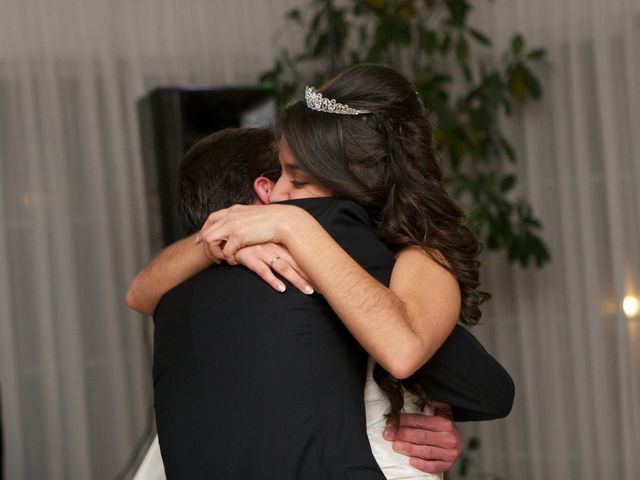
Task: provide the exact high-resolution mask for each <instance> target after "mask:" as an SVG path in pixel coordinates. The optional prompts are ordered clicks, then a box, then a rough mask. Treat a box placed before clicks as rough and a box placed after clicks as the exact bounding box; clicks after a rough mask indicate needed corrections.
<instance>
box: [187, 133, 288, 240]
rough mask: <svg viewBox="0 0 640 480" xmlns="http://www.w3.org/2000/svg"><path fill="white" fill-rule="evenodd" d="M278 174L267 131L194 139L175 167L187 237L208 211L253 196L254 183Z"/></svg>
mask: <svg viewBox="0 0 640 480" xmlns="http://www.w3.org/2000/svg"><path fill="white" fill-rule="evenodd" d="M279 174H280V167H279V164H278V154H277V148H276V143H275V137H274V135H273V131H272V130H271V129H270V128H227V129H225V130H220V131H218V132H215V133H213V134H211V135H208V136H206V137H204V138H203V139H201V140H200V141H198V142H197V143H196V144H195V145H194V146H193V147H191V148H190V149H189V151H188V152H187V153H186V155H185V157H184V160H182V163H181V164H180V167H179V169H178V191H177V207H178V214H179V215H180V218H181V220H182V226H183V227H184V229H185V231H186V232H187V233H188V234H191V233H195V232H197V231H198V230H199V229H200V227H202V224H203V223H204V222H205V220H206V219H207V216H208V215H209V214H210V213H211V212H215V211H216V210H220V209H222V208H228V207H230V206H231V205H235V204H237V203H241V204H248V203H251V202H252V201H253V200H254V199H255V198H256V194H255V192H254V190H253V180H254V179H255V178H256V177H259V176H261V175H263V176H265V177H267V178H270V179H271V180H274V181H275V180H277V179H278V176H279Z"/></svg>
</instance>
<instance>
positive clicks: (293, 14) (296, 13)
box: [285, 8, 302, 22]
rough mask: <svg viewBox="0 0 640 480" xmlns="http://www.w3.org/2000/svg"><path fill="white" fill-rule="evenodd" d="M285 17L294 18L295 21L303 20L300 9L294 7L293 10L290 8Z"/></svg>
mask: <svg viewBox="0 0 640 480" xmlns="http://www.w3.org/2000/svg"><path fill="white" fill-rule="evenodd" d="M285 17H286V18H287V19H288V20H292V21H294V22H301V21H302V15H300V9H298V8H292V9H291V10H289V11H288V12H287V13H286V15H285Z"/></svg>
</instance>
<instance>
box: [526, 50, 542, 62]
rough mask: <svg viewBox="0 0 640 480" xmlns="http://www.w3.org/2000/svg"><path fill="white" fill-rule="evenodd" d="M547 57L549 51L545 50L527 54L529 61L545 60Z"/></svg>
mask: <svg viewBox="0 0 640 480" xmlns="http://www.w3.org/2000/svg"><path fill="white" fill-rule="evenodd" d="M546 56H547V51H546V50H545V49H544V48H537V49H535V50H531V51H530V52H529V53H527V57H526V58H527V60H544V59H545V57H546Z"/></svg>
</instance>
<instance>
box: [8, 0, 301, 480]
mask: <svg viewBox="0 0 640 480" xmlns="http://www.w3.org/2000/svg"><path fill="white" fill-rule="evenodd" d="M289 3H291V2H289V1H287V0H279V1H270V2H266V1H251V2H249V1H235V0H227V1H205V0H180V1H179V2H178V1H173V0H163V1H160V0H135V1H130V0H110V1H108V2H106V1H99V0H93V1H90V0H0V189H1V194H0V388H1V392H2V393H1V398H2V413H3V420H4V436H5V437H4V438H5V445H6V455H5V460H6V472H5V474H6V478H7V479H10V480H20V479H44V478H47V479H52V480H53V479H59V480H70V479H78V480H86V479H90V478H94V479H115V478H116V477H117V475H118V474H119V473H120V472H121V471H122V470H123V469H124V467H125V464H127V462H128V460H129V458H130V456H131V455H132V453H133V452H134V451H135V447H136V443H137V442H138V440H139V439H140V438H143V437H144V433H145V429H146V427H147V425H148V424H149V411H150V410H149V409H150V407H151V396H150V390H151V381H150V358H149V349H148V343H147V344H145V341H144V336H145V335H144V334H143V329H144V327H145V326H146V327H147V332H148V331H149V320H147V319H142V318H140V317H139V316H136V315H134V314H131V313H130V312H128V311H127V309H126V307H125V306H124V301H123V298H124V292H125V290H126V287H127V285H128V282H129V281H130V280H131V278H132V277H133V275H134V273H135V272H136V271H137V269H138V268H139V267H140V266H141V265H142V264H143V263H145V262H146V261H148V259H149V256H150V252H149V248H148V232H147V221H146V218H145V215H146V207H145V198H144V192H143V179H142V178H141V176H142V169H141V158H140V145H139V140H138V123H137V121H138V120H137V113H136V104H135V102H136V100H137V99H138V98H140V97H141V96H142V95H144V94H145V93H146V92H147V91H149V90H150V89H151V88H153V87H156V86H159V85H165V86H166V85H175V84H183V83H198V84H217V85H220V84H232V83H233V84H238V83H240V84H253V83H255V82H256V79H257V73H258V72H259V71H260V70H262V69H265V68H267V67H269V66H270V65H271V63H272V58H273V57H274V55H275V48H276V47H275V46H274V45H273V41H272V40H273V31H274V26H276V25H279V24H280V20H281V18H282V16H283V12H284V11H285V9H286V8H287V7H288V4H289ZM147 339H148V336H147Z"/></svg>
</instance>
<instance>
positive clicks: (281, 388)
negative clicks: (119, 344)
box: [154, 198, 508, 480]
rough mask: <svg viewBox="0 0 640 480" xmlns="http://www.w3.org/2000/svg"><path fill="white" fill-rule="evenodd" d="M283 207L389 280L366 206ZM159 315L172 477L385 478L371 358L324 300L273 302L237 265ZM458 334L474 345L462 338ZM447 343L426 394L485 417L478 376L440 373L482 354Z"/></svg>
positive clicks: (159, 416)
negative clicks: (376, 438)
mask: <svg viewBox="0 0 640 480" xmlns="http://www.w3.org/2000/svg"><path fill="white" fill-rule="evenodd" d="M288 203H292V204H295V205H298V206H300V207H301V208H304V209H306V210H307V211H309V212H310V213H311V214H312V215H314V217H315V218H316V219H317V220H318V221H319V222H320V223H321V224H322V225H323V226H324V227H325V228H326V229H327V231H328V232H329V233H330V234H331V235H332V236H333V237H334V238H335V239H336V241H337V242H338V243H340V244H341V245H342V247H343V248H344V249H345V250H346V251H347V252H348V253H349V254H350V255H351V256H352V257H353V258H354V259H355V260H356V261H358V262H359V263H360V264H361V265H362V266H363V267H364V268H365V269H367V271H369V272H370V273H371V274H372V275H373V276H374V277H376V278H377V279H378V280H379V281H381V282H382V283H384V284H388V281H389V278H390V273H391V269H392V267H393V262H394V258H393V256H392V254H391V253H390V252H389V251H388V250H387V249H386V248H385V247H384V246H383V245H382V243H381V242H380V241H379V240H378V239H377V238H376V237H375V235H374V234H373V232H372V230H371V228H370V225H369V222H368V218H367V215H366V212H365V211H364V210H363V209H362V208H361V207H359V206H358V205H356V204H354V203H352V202H348V201H342V200H336V199H326V198H325V199H305V200H297V201H291V202H288ZM154 319H155V322H156V330H155V342H154V392H155V407H156V420H157V426H158V435H159V440H160V447H161V451H162V455H163V460H164V463H165V470H166V473H167V476H168V478H169V479H172V478H188V479H198V478H225V479H234V478H238V479H253V478H255V479H269V478H274V479H289V478H290V479H299V478H304V479H311V480H312V479H316V478H317V479H334V478H335V479H338V478H340V479H345V478H346V479H350V478H358V479H362V480H366V479H371V480H373V479H383V478H384V476H383V475H382V474H381V473H380V471H379V469H378V467H377V465H376V463H375V460H374V459H373V456H372V454H371V450H370V447H369V443H368V440H367V436H366V428H365V415H364V407H363V397H362V394H363V387H364V381H365V372H366V358H367V356H366V352H364V350H362V348H361V347H360V346H359V345H358V344H357V342H356V341H355V340H354V339H353V337H352V336H351V335H350V334H349V333H348V331H347V330H346V328H345V327H344V326H343V325H342V323H341V322H340V320H339V319H338V318H337V317H336V316H335V314H334V313H333V312H332V311H331V309H330V308H329V306H328V305H327V303H326V302H325V301H324V300H323V298H322V296H320V295H317V294H315V295H313V296H306V295H303V294H301V293H300V292H298V291H297V290H296V289H294V288H292V287H291V286H290V287H289V288H288V289H287V291H286V292H285V293H284V294H278V293H277V292H274V291H273V290H272V289H271V287H269V286H268V285H266V284H265V283H264V282H263V281H262V280H260V279H259V278H258V277H257V276H256V275H254V274H253V273H252V272H250V271H248V270H246V269H244V268H238V267H229V266H216V267H212V268H210V269H208V270H206V271H204V272H202V273H201V274H199V275H197V276H195V277H193V278H192V279H190V280H188V281H186V282H184V283H183V284H181V285H179V286H178V287H176V288H175V289H173V290H172V291H171V292H169V293H168V294H167V295H166V296H165V297H163V299H162V301H161V302H160V304H159V306H158V308H157V309H156V313H155V315H154ZM456 331H457V332H459V333H458V334H455V335H461V336H462V337H461V338H463V339H464V338H466V339H467V340H465V341H467V342H468V341H469V338H467V337H466V335H468V333H465V332H466V330H456ZM471 338H472V337H471ZM463 343H464V342H463ZM447 345H450V346H451V347H452V348H453V350H454V354H453V355H449V356H448V357H447V356H443V360H444V362H442V364H439V363H437V362H436V363H434V364H433V365H434V367H433V368H431V369H429V368H426V369H424V370H425V372H426V373H425V375H424V379H425V381H426V382H427V383H428V385H432V386H435V390H434V389H433V388H431V389H428V391H429V392H430V393H431V395H432V396H433V398H435V399H438V400H442V401H447V400H449V402H448V403H452V404H453V405H454V408H456V407H458V406H457V405H456V402H452V401H451V400H452V398H447V395H449V396H450V397H452V396H453V397H456V395H457V394H454V393H452V392H456V390H458V389H459V390H462V391H464V395H459V398H460V399H461V400H462V401H461V402H460V403H461V408H462V409H463V410H465V409H466V410H465V411H470V412H476V413H479V414H480V415H482V412H483V411H485V412H486V411H487V410H488V409H487V408H483V407H482V405H481V404H482V403H483V402H481V404H478V403H477V401H476V400H474V398H475V397H474V396H475V395H476V394H478V393H480V394H482V393H485V392H483V391H482V390H478V389H471V388H469V389H468V390H467V389H466V387H468V384H469V382H471V383H473V382H474V381H475V380H468V379H467V377H471V375H473V372H466V373H467V375H466V376H465V375H461V376H459V378H455V382H457V384H458V383H460V382H461V379H467V380H464V381H463V382H462V383H461V385H462V387H454V388H448V387H444V386H446V385H447V384H448V383H447V380H446V378H440V377H439V375H445V376H449V375H450V370H451V368H452V367H451V366H450V365H449V363H450V361H451V360H452V359H454V360H455V362H454V364H455V363H456V362H457V359H459V358H466V357H469V356H470V357H474V356H475V357H481V358H482V359H485V360H486V358H487V357H488V355H487V354H486V352H484V351H483V350H478V349H476V350H470V351H471V352H474V351H475V353H472V354H470V355H467V354H466V353H463V352H461V351H459V349H460V348H461V345H460V344H459V343H455V341H454V342H451V343H450V344H449V343H447V344H445V347H446V346H447ZM455 352H457V353H455ZM437 357H438V355H436V359H437ZM483 361H484V360H483ZM482 363H483V362H480V363H474V365H476V367H477V366H479V365H482ZM484 363H485V364H487V362H486V361H484ZM489 363H490V362H489ZM494 363H495V361H494ZM496 365H497V364H496ZM454 370H455V368H454ZM494 370H495V372H498V373H499V375H493V376H492V374H488V376H489V377H491V378H498V377H501V376H503V372H504V371H503V370H502V369H501V368H500V369H499V370H498V369H494ZM438 372H440V373H438ZM444 372H447V373H444ZM495 372H494V374H495ZM461 373H465V372H461ZM507 377H508V376H507ZM496 383H499V382H494V383H493V384H496ZM465 386H466V387H465ZM438 388H439V389H440V390H441V391H440V395H437V394H436V393H437V391H438ZM454 400H455V399H454ZM484 403H486V402H484ZM458 411H459V410H458ZM472 416H473V415H472Z"/></svg>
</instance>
